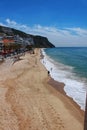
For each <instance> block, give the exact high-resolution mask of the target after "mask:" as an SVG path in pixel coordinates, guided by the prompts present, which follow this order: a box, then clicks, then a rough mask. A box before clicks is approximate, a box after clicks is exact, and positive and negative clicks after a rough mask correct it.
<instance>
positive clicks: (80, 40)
mask: <svg viewBox="0 0 87 130" xmlns="http://www.w3.org/2000/svg"><path fill="white" fill-rule="evenodd" d="M5 26H8V27H11V28H15V29H19V30H21V31H24V32H26V33H29V34H33V35H42V36H45V37H47V38H48V39H49V41H50V42H51V43H53V44H54V45H55V46H87V30H86V29H82V28H80V27H79V28H62V29H60V28H58V27H54V26H41V25H40V24H38V25H34V26H32V27H30V26H28V25H25V24H20V23H17V22H16V21H14V20H10V19H9V18H8V19H6V23H5Z"/></svg>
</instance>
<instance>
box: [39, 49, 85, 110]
mask: <svg viewBox="0 0 87 130" xmlns="http://www.w3.org/2000/svg"><path fill="white" fill-rule="evenodd" d="M41 51H42V54H43V55H44V58H43V59H42V60H41V62H42V64H43V65H44V66H45V67H46V69H47V70H48V71H50V75H51V77H52V78H53V79H54V80H56V81H59V82H63V83H64V84H65V86H64V91H65V92H66V94H67V95H68V96H69V97H71V98H73V100H74V101H75V102H76V103H77V104H78V105H79V106H80V108H81V109H82V110H85V104H86V91H87V47H56V48H47V49H42V50H41Z"/></svg>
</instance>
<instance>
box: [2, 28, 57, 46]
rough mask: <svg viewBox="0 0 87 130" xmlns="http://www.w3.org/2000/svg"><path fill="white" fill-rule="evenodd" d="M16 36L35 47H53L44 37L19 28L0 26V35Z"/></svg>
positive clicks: (22, 41)
mask: <svg viewBox="0 0 87 130" xmlns="http://www.w3.org/2000/svg"><path fill="white" fill-rule="evenodd" d="M5 35H6V36H16V37H17V38H19V42H21V43H22V44H32V45H33V46H34V47H37V48H52V47H55V46H54V45H53V44H52V43H51V42H49V41H48V39H47V38H46V37H43V36H35V35H31V34H27V33H25V32H22V31H20V30H16V29H13V28H9V27H4V26H0V36H5ZM20 39H21V40H20Z"/></svg>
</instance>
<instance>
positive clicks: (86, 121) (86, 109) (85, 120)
mask: <svg viewBox="0 0 87 130" xmlns="http://www.w3.org/2000/svg"><path fill="white" fill-rule="evenodd" d="M84 130H87V92H86V106H85V118H84Z"/></svg>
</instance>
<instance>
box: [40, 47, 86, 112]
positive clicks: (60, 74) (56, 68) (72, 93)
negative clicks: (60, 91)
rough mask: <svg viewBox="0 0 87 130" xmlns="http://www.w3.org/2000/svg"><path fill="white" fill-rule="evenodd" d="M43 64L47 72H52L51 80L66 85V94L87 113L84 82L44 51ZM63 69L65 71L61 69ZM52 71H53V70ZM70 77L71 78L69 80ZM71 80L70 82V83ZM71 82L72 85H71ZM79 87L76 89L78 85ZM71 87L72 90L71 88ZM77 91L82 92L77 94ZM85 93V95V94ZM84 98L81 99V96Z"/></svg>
mask: <svg viewBox="0 0 87 130" xmlns="http://www.w3.org/2000/svg"><path fill="white" fill-rule="evenodd" d="M42 55H44V56H43V58H42V62H41V63H42V64H43V65H44V66H45V67H46V69H47V70H49V71H50V75H51V78H52V79H53V80H55V81H57V82H62V83H64V84H65V85H64V92H65V93H66V95H67V96H68V97H70V98H71V99H72V100H73V101H74V102H75V103H76V104H77V105H78V106H79V107H80V109H81V110H82V111H85V98H86V97H85V91H84V90H83V88H84V87H85V86H86V84H85V83H84V82H80V80H81V79H79V80H78V77H76V76H75V77H74V76H73V73H72V72H71V71H70V70H68V71H67V70H66V67H67V66H64V65H63V66H62V64H61V63H58V64H57V62H55V60H53V59H51V58H50V57H49V56H48V55H47V54H46V52H45V51H44V50H43V49H42ZM61 66H62V67H63V70H62V69H61ZM51 69H52V70H51ZM67 69H68V68H67ZM69 76H70V78H69ZM68 80H69V81H68ZM70 82H71V84H70ZM75 84H76V85H77V86H78V87H76V85H75ZM69 87H70V88H69ZM77 91H81V92H82V93H81V92H80V93H77ZM83 92H84V93H83ZM80 95H81V96H82V98H81V99H80V98H79V96H80Z"/></svg>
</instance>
